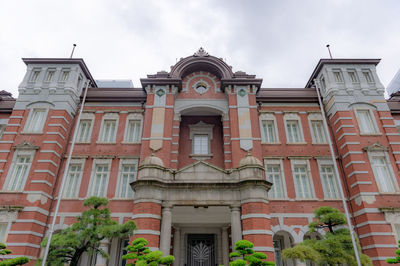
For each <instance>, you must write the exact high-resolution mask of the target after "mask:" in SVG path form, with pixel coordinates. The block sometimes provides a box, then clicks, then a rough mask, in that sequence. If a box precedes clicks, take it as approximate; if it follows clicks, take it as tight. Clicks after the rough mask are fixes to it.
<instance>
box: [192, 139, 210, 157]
mask: <svg viewBox="0 0 400 266" xmlns="http://www.w3.org/2000/svg"><path fill="white" fill-rule="evenodd" d="M193 153H194V154H209V148H208V135H194V136H193Z"/></svg>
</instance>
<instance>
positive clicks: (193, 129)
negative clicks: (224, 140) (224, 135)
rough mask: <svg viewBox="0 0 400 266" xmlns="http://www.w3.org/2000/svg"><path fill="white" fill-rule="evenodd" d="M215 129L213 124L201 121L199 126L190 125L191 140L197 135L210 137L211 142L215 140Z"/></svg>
mask: <svg viewBox="0 0 400 266" xmlns="http://www.w3.org/2000/svg"><path fill="white" fill-rule="evenodd" d="M213 128H214V125H213V124H206V123H204V122H203V121H200V122H198V123H197V124H191V125H189V129H190V133H189V135H190V139H193V135H195V134H205V135H208V136H209V138H210V140H211V139H213Z"/></svg>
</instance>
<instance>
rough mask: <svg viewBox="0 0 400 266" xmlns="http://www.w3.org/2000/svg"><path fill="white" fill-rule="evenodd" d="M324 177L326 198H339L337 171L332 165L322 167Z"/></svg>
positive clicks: (323, 184)
mask: <svg viewBox="0 0 400 266" xmlns="http://www.w3.org/2000/svg"><path fill="white" fill-rule="evenodd" d="M320 171H321V172H320V173H321V178H322V186H323V189H324V193H325V198H328V199H337V198H339V190H338V186H337V183H336V177H335V172H334V170H333V166H332V165H322V166H321V167H320Z"/></svg>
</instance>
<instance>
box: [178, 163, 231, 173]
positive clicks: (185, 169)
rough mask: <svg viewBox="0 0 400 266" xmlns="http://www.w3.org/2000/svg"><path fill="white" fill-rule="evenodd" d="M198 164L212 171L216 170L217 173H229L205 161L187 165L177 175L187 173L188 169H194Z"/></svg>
mask: <svg viewBox="0 0 400 266" xmlns="http://www.w3.org/2000/svg"><path fill="white" fill-rule="evenodd" d="M198 164H201V165H205V166H206V167H207V168H210V169H212V170H214V171H216V172H221V173H223V174H226V173H228V171H226V170H224V169H222V168H219V167H217V166H215V165H213V164H210V163H207V162H204V161H197V162H194V163H192V164H189V165H186V166H184V167H182V168H181V169H179V170H177V171H176V173H180V172H185V171H187V170H188V169H191V168H194V167H195V166H196V165H198Z"/></svg>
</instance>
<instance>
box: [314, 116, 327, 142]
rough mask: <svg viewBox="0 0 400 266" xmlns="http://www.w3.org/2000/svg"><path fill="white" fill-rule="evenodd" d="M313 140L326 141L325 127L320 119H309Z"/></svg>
mask: <svg viewBox="0 0 400 266" xmlns="http://www.w3.org/2000/svg"><path fill="white" fill-rule="evenodd" d="M311 129H312V135H313V141H314V142H315V143H326V142H327V141H326V136H325V129H324V125H323V123H322V121H321V120H313V121H311Z"/></svg>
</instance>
